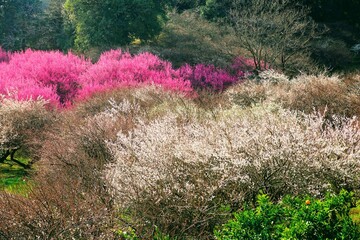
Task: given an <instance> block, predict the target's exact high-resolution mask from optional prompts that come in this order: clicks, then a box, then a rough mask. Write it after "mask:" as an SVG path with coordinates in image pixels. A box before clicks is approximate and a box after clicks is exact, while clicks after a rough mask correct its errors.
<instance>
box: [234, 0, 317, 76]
mask: <svg viewBox="0 0 360 240" xmlns="http://www.w3.org/2000/svg"><path fill="white" fill-rule="evenodd" d="M233 3H234V5H233V6H234V7H233V9H232V10H231V14H230V22H231V24H232V26H233V28H234V30H235V34H236V36H237V39H238V41H239V44H240V46H241V47H243V48H244V49H246V50H247V51H248V52H249V53H250V54H251V56H252V58H253V60H254V64H255V66H256V69H257V70H258V71H261V70H263V69H266V68H267V67H268V64H270V65H271V66H272V67H277V68H280V69H282V70H283V71H286V72H288V73H290V72H289V71H292V70H296V69H297V68H298V67H304V66H305V65H306V62H307V61H310V45H311V40H312V39H313V38H314V37H316V36H317V34H318V32H317V30H316V24H315V22H314V21H312V20H311V19H310V18H309V16H308V14H309V11H308V9H307V8H305V7H303V6H301V5H298V4H297V3H296V1H293V0H281V1H277V0H276V1H269V0H252V1H250V2H249V3H246V4H245V5H244V1H242V0H233ZM293 60H295V61H293ZM296 63H300V64H298V66H296Z"/></svg>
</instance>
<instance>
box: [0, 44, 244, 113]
mask: <svg viewBox="0 0 360 240" xmlns="http://www.w3.org/2000/svg"><path fill="white" fill-rule="evenodd" d="M241 74H242V73H241V72H238V73H237V75H234V76H233V75H231V74H230V73H228V72H227V71H225V70H222V69H218V68H215V67H214V66H212V65H208V66H206V65H202V64H199V65H196V66H194V67H191V66H189V65H185V66H183V67H181V68H180V69H174V68H173V67H172V65H171V63H170V62H167V61H164V60H161V59H160V58H159V57H157V56H155V55H153V54H151V53H141V54H138V55H134V56H133V55H131V54H129V53H127V52H122V51H121V50H111V51H108V52H104V53H103V54H102V55H101V56H100V59H99V61H98V62H96V63H94V64H92V63H91V62H90V61H89V60H86V59H84V58H81V57H78V56H76V55H74V54H72V53H71V52H70V53H68V54H63V53H61V52H59V51H33V50H26V51H24V52H16V53H11V54H9V53H7V52H6V51H3V50H2V49H0V95H2V96H3V97H5V98H14V99H18V100H28V99H36V98H38V97H41V98H43V99H45V100H48V101H49V103H50V105H51V106H55V107H65V106H70V105H72V104H73V103H74V101H78V100H84V99H86V98H88V97H89V96H91V95H92V94H94V93H97V92H103V91H108V90H112V89H115V88H121V87H129V86H141V85H159V86H162V87H163V88H165V89H168V90H172V91H178V92H182V93H184V94H186V95H193V94H194V89H204V88H205V89H211V90H215V91H221V90H223V89H224V88H225V87H227V86H228V85H230V84H233V83H235V82H236V81H237V80H238V79H239V76H241Z"/></svg>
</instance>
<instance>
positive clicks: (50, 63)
mask: <svg viewBox="0 0 360 240" xmlns="http://www.w3.org/2000/svg"><path fill="white" fill-rule="evenodd" d="M90 64H91V63H90V62H89V61H86V60H84V59H82V58H79V57H77V56H75V55H74V54H72V53H68V54H66V55H65V54H63V53H61V52H59V51H50V52H46V51H33V50H26V51H25V52H17V53H13V54H12V56H11V59H10V61H9V62H8V63H7V64H2V65H1V66H0V79H1V83H0V93H1V94H3V95H6V96H8V97H10V98H17V99H19V100H28V99H36V98H37V97H39V96H41V97H43V98H44V99H46V100H49V102H50V103H51V104H54V105H62V106H64V105H67V104H69V103H71V101H72V100H73V99H74V98H75V96H76V93H77V91H78V89H79V88H80V85H79V77H80V75H81V73H83V72H84V71H85V70H86V69H87V68H88V67H89V66H90Z"/></svg>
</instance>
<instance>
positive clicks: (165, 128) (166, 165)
mask: <svg viewBox="0 0 360 240" xmlns="http://www.w3.org/2000/svg"><path fill="white" fill-rule="evenodd" d="M217 114H218V116H217V117H216V119H208V120H204V119H202V120H200V119H197V118H191V119H186V120H184V119H181V116H178V115H174V114H168V115H166V116H164V117H162V118H160V119H158V120H155V121H153V122H151V123H150V124H145V123H144V122H141V121H139V122H138V123H137V126H136V128H135V129H134V130H133V131H131V132H130V133H128V134H124V133H122V132H119V133H118V135H117V139H116V141H114V142H112V143H109V144H108V146H109V148H110V149H111V152H112V154H113V155H114V159H116V161H115V162H114V163H112V164H109V165H108V166H107V170H106V179H107V180H108V181H109V182H110V183H111V185H112V186H113V187H114V188H115V189H116V193H117V194H118V196H119V201H120V202H121V203H122V204H130V203H131V202H132V201H135V200H137V198H138V197H139V196H143V195H144V194H150V195H154V196H155V195H158V198H169V197H171V196H170V195H169V194H171V193H173V192H174V191H175V192H182V193H184V194H187V195H188V196H187V197H191V196H189V194H192V193H195V192H196V194H199V193H200V194H202V196H196V197H201V198H203V199H212V198H214V197H216V196H215V195H216V193H217V192H219V191H234V192H232V193H229V194H231V195H233V196H231V197H233V198H241V197H242V196H245V195H248V194H257V193H258V191H259V190H264V191H266V192H268V193H270V194H273V195H275V196H282V195H283V194H296V193H311V194H320V193H323V192H324V191H327V190H331V188H341V187H350V188H355V187H358V183H359V174H358V173H359V170H360V141H359V139H360V132H359V130H358V128H356V126H355V125H356V119H338V123H337V126H338V127H334V126H331V125H329V124H327V122H326V120H325V119H324V118H323V117H322V116H320V115H317V114H312V115H304V114H300V113H295V112H291V111H289V110H284V109H282V108H278V109H277V110H274V109H271V110H269V109H268V110H267V109H266V108H259V109H255V110H254V109H252V110H247V111H244V112H242V113H241V114H229V113H228V112H227V111H220V112H218V113H217ZM189 166H190V168H189ZM189 171H190V172H189ZM181 179H185V180H184V181H185V182H186V184H177V182H180V181H182V180H181ZM166 182H171V183H172V185H171V186H168V188H169V189H168V190H163V191H162V194H163V195H159V192H158V189H160V188H159V184H164V183H166ZM234 184H235V185H236V186H237V187H236V188H237V189H236V191H235V190H234V189H231V190H229V189H225V188H226V187H228V186H230V185H232V186H233V185H234ZM184 186H186V189H183V188H184ZM180 187H181V188H182V189H177V188H180ZM193 197H194V196H193ZM238 200H240V199H238ZM159 201H160V199H159Z"/></svg>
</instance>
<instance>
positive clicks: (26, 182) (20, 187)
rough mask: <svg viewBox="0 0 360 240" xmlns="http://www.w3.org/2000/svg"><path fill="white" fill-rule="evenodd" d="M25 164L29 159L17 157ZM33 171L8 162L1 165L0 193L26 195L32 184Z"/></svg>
mask: <svg viewBox="0 0 360 240" xmlns="http://www.w3.org/2000/svg"><path fill="white" fill-rule="evenodd" d="M16 159H17V160H18V161H20V162H22V163H23V164H28V163H29V159H27V158H23V157H16ZM31 171H32V170H31V169H24V168H23V167H21V166H19V165H18V164H16V163H14V162H11V161H10V160H6V161H5V162H4V163H1V164H0V191H6V192H10V193H16V194H22V195H26V194H27V192H28V190H29V186H30V183H31Z"/></svg>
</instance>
